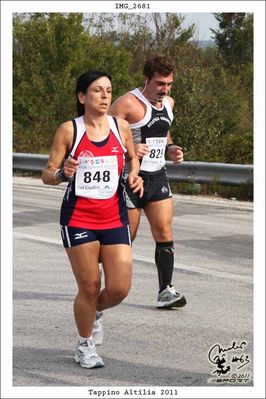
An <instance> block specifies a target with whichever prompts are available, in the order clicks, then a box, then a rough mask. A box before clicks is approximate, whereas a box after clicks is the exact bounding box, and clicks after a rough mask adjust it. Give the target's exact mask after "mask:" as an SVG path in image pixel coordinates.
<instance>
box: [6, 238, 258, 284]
mask: <svg viewBox="0 0 266 399" xmlns="http://www.w3.org/2000/svg"><path fill="white" fill-rule="evenodd" d="M13 236H14V238H17V239H26V240H31V241H37V242H41V243H46V244H56V245H60V246H62V245H63V244H62V241H61V240H60V239H56V238H49V237H43V236H38V235H35V234H34V235H32V234H27V233H21V232H17V231H14V233H13ZM133 260H134V261H137V262H147V263H150V264H152V265H153V264H154V259H153V258H151V257H148V256H139V255H136V254H135V255H134V251H133ZM174 267H175V269H177V270H185V271H188V272H190V273H198V274H205V275H206V274H207V275H209V276H213V277H217V278H227V279H230V280H237V281H243V282H246V283H251V284H252V282H253V278H252V277H251V276H244V275H240V274H235V273H228V272H220V271H218V270H210V269H203V268H202V267H197V266H189V265H185V264H181V263H176V264H175V266H174Z"/></svg>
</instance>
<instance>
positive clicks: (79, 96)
mask: <svg viewBox="0 0 266 399" xmlns="http://www.w3.org/2000/svg"><path fill="white" fill-rule="evenodd" d="M85 97H86V95H85V94H84V93H83V92H82V91H80V92H78V99H79V102H80V104H84V103H85Z"/></svg>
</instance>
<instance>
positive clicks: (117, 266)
mask: <svg viewBox="0 0 266 399" xmlns="http://www.w3.org/2000/svg"><path fill="white" fill-rule="evenodd" d="M101 259H102V263H103V268H104V276H105V288H104V289H103V290H102V291H101V292H100V295H99V297H98V303H97V310H98V311H102V310H104V309H108V308H111V307H113V306H115V305H118V304H119V303H120V302H122V300H123V299H124V298H125V297H126V296H127V294H128V292H129V289H130V286H131V279H132V256H131V246H130V245H125V244H115V245H102V246H101Z"/></svg>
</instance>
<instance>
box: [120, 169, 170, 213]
mask: <svg viewBox="0 0 266 399" xmlns="http://www.w3.org/2000/svg"><path fill="white" fill-rule="evenodd" d="M139 176H141V177H142V179H143V186H144V194H143V197H142V198H140V197H139V195H138V193H133V192H132V190H131V189H130V188H129V186H128V183H127V186H126V201H127V208H129V209H134V208H142V209H143V208H145V206H146V205H147V204H148V203H149V202H154V201H162V200H165V199H167V198H170V197H172V193H171V188H170V185H169V180H168V177H167V175H166V169H165V168H163V169H161V170H159V171H158V172H152V173H147V172H146V173H142V172H140V173H139Z"/></svg>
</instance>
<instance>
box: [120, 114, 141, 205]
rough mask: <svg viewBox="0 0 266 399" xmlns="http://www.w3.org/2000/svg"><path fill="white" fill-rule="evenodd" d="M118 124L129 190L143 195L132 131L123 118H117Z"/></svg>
mask: <svg viewBox="0 0 266 399" xmlns="http://www.w3.org/2000/svg"><path fill="white" fill-rule="evenodd" d="M117 121H118V126H119V132H120V135H121V138H122V140H123V144H124V146H125V147H126V149H127V153H126V163H127V169H128V183H129V187H130V188H131V190H132V191H133V192H134V193H136V192H138V191H139V196H140V197H142V196H143V192H144V189H143V180H142V178H141V177H140V176H138V174H139V159H138V157H137V155H136V154H135V151H134V144H133V140H132V133H131V129H130V126H129V123H128V122H127V121H126V120H125V119H118V120H117Z"/></svg>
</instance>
